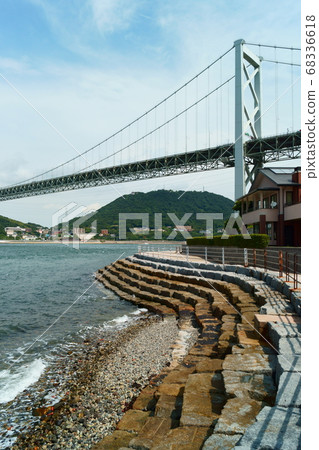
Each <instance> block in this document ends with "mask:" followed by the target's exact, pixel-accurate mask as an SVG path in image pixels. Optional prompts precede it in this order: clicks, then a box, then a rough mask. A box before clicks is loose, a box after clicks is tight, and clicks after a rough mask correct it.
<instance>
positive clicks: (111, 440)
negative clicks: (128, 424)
mask: <svg viewBox="0 0 319 450" xmlns="http://www.w3.org/2000/svg"><path fill="white" fill-rule="evenodd" d="M134 436H137V433H131V432H129V431H120V430H115V431H114V432H113V433H112V434H111V435H109V436H105V438H103V439H102V440H101V441H100V442H99V443H98V444H95V445H93V447H92V450H119V449H120V448H125V447H127V446H128V445H129V443H130V441H131V440H132V439H133V438H134Z"/></svg>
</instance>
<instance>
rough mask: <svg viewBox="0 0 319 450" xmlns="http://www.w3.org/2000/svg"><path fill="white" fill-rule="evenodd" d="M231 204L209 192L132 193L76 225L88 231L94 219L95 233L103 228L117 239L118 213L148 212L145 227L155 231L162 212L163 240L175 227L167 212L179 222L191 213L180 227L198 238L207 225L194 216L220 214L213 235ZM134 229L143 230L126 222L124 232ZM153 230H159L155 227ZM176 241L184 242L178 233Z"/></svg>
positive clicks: (130, 235)
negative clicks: (187, 229)
mask: <svg viewBox="0 0 319 450" xmlns="http://www.w3.org/2000/svg"><path fill="white" fill-rule="evenodd" d="M233 205H234V202H233V201H232V200H230V199H229V198H226V197H223V196H222V195H217V194H213V193H210V192H198V191H189V192H185V191H171V190H158V191H152V192H147V193H143V192H133V193H131V194H129V195H125V196H123V197H120V198H118V199H116V200H114V201H113V202H111V203H109V204H108V205H105V206H103V207H102V208H100V209H99V210H98V211H97V212H96V213H95V214H94V215H93V216H92V217H90V219H89V220H87V221H84V220H83V221H82V223H81V225H79V226H80V227H82V228H86V231H87V232H88V231H90V226H91V223H92V222H93V221H95V220H96V221H97V232H98V234H99V233H100V232H101V230H102V229H107V230H108V231H109V234H113V235H115V237H116V238H118V234H119V233H118V231H119V230H118V228H119V214H120V213H148V217H149V225H148V226H149V228H150V229H151V230H152V229H153V228H154V214H155V213H161V214H162V229H163V239H165V238H166V237H167V236H168V235H169V234H170V233H171V232H172V230H173V229H174V228H175V225H177V222H176V221H175V223H174V222H173V221H172V219H171V218H170V217H169V216H168V213H174V214H175V215H176V217H177V218H178V219H179V220H181V219H182V217H183V216H184V214H185V213H190V214H191V216H190V218H189V220H187V222H184V221H183V224H184V225H187V226H191V227H192V231H191V234H192V235H193V236H198V235H203V231H204V230H205V229H206V222H205V221H204V220H199V219H196V213H222V214H223V220H214V231H215V232H216V231H217V229H218V228H220V227H223V224H224V220H226V219H227V218H228V217H229V216H230V214H231V213H232V207H233ZM75 220H77V219H73V220H72V221H70V224H71V225H72V224H73V223H74V222H75ZM133 227H137V228H140V227H142V221H141V219H134V220H133V219H130V220H128V221H127V229H129V228H133ZM156 228H159V226H158V224H157V225H156ZM201 232H202V233H201ZM153 236H154V233H152V231H150V232H147V233H145V234H144V235H142V234H133V233H130V232H128V233H127V238H128V239H152V238H153ZM107 238H109V239H111V237H109V236H108V237H107ZM112 238H114V236H113V237H112ZM177 238H179V239H183V237H182V236H181V234H180V233H178V236H177Z"/></svg>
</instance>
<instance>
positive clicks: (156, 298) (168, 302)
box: [104, 272, 186, 313]
mask: <svg viewBox="0 0 319 450" xmlns="http://www.w3.org/2000/svg"><path fill="white" fill-rule="evenodd" d="M104 277H106V278H107V280H108V281H109V282H110V283H111V284H112V285H113V286H116V287H118V288H119V289H121V290H122V291H123V292H126V293H127V294H129V295H135V297H136V298H140V299H141V300H146V301H148V302H156V303H160V304H161V305H165V306H167V307H168V308H171V309H174V311H175V312H176V313H178V311H179V307H182V309H185V308H186V306H185V305H184V304H183V303H182V302H180V301H178V300H174V299H169V298H167V297H162V296H160V295H154V294H151V293H150V292H148V291H144V290H141V289H139V288H138V287H134V286H131V285H129V284H126V283H125V282H123V281H120V280H119V279H118V277H117V276H116V275H114V274H112V273H110V272H108V273H107V274H104Z"/></svg>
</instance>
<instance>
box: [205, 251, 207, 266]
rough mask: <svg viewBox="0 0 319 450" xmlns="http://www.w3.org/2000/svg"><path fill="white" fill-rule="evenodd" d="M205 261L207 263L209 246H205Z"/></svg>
mask: <svg viewBox="0 0 319 450" xmlns="http://www.w3.org/2000/svg"><path fill="white" fill-rule="evenodd" d="M205 262H206V264H207V247H205Z"/></svg>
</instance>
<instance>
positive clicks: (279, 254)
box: [139, 245, 301, 290]
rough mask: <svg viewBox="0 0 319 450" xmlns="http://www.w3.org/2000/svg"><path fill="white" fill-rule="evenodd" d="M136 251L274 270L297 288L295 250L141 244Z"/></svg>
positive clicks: (298, 264)
mask: <svg viewBox="0 0 319 450" xmlns="http://www.w3.org/2000/svg"><path fill="white" fill-rule="evenodd" d="M139 253H142V254H145V253H147V254H148V255H151V256H153V257H155V256H156V257H158V258H160V257H168V258H171V259H184V260H186V261H190V258H191V257H193V258H194V257H195V258H196V257H198V258H201V259H202V260H204V261H205V263H206V264H207V263H209V262H214V263H218V264H222V265H240V266H244V267H253V268H260V269H263V270H264V271H265V272H267V271H272V272H278V277H280V278H283V279H285V281H286V282H288V283H293V289H295V290H299V289H300V287H301V258H300V255H299V254H297V253H296V252H293V251H292V250H290V251H285V250H278V249H270V248H265V249H255V248H237V247H204V246H187V245H179V246H176V245H175V246H174V245H160V246H156V245H142V246H140V247H139Z"/></svg>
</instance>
